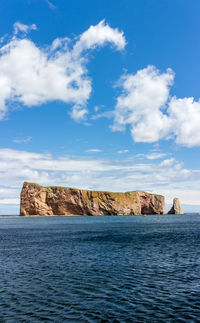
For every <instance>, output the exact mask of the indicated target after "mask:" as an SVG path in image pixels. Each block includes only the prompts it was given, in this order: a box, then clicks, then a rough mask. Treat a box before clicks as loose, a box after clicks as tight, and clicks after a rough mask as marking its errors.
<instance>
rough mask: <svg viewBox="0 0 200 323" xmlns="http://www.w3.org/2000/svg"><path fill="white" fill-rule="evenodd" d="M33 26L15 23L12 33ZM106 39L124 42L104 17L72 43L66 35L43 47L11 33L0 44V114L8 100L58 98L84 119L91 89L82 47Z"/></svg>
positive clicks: (29, 101) (38, 101)
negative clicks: (2, 43) (5, 42)
mask: <svg viewBox="0 0 200 323" xmlns="http://www.w3.org/2000/svg"><path fill="white" fill-rule="evenodd" d="M34 26H35V25H31V26H26V25H23V24H21V23H16V24H15V26H14V28H15V33H17V31H23V32H24V33H25V32H28V31H29V30H30V29H35V27H34ZM108 42H109V43H111V44H113V45H114V46H115V47H116V49H117V50H121V49H123V48H124V46H125V39H124V36H123V33H122V32H119V31H118V29H112V28H111V27H110V26H109V25H107V24H106V23H105V22H104V21H101V22H100V23H99V24H98V25H96V26H91V27H90V28H89V29H88V30H87V31H86V32H84V33H83V34H81V35H80V36H79V38H78V39H77V40H76V42H75V44H74V46H72V41H70V40H69V39H68V38H63V39H60V38H58V39H55V40H54V42H53V43H52V46H49V47H45V48H44V49H43V48H39V47H37V46H36V45H35V44H34V42H32V41H31V40H29V39H27V38H22V39H21V38H17V37H16V36H15V37H13V38H12V39H11V40H10V41H9V42H8V43H7V44H6V45H4V46H2V47H1V48H0V118H1V119H2V118H3V117H4V116H5V114H6V112H7V110H8V108H9V104H10V103H11V102H18V103H20V104H23V105H25V106H28V107H31V106H34V105H41V104H43V103H46V102H49V101H54V100H60V101H63V102H65V103H70V104H72V105H73V110H72V113H71V116H72V118H74V119H75V120H81V119H84V117H85V115H86V114H87V108H86V104H87V101H88V99H89V97H90V94H91V90H92V84H91V79H90V78H89V77H88V76H87V72H88V71H87V68H86V63H87V61H88V59H87V52H86V51H88V50H89V49H94V48H95V47H97V46H103V45H105V44H106V43H108ZM70 45H71V49H70ZM83 52H84V54H83ZM85 52H86V53H85Z"/></svg>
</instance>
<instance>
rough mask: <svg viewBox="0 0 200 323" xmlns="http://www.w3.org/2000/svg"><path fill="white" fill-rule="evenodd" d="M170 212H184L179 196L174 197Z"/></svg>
mask: <svg viewBox="0 0 200 323" xmlns="http://www.w3.org/2000/svg"><path fill="white" fill-rule="evenodd" d="M168 214H184V213H183V210H182V208H181V204H180V201H179V199H178V198H177V197H175V198H174V199H173V205H172V208H171V209H170V210H169V212H168Z"/></svg>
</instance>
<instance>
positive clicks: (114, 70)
mask: <svg viewBox="0 0 200 323" xmlns="http://www.w3.org/2000/svg"><path fill="white" fill-rule="evenodd" d="M199 10H200V3H199V1H198V0H192V1H190V2H188V1H186V0H173V1H169V0H168V1H165V0H162V1H157V0H151V1H150V0H140V1H139V0H137V1H136V0H118V1H116V0H115V1H114V0H113V1H112V0H109V1H104V0H101V1H100V0H99V1H98V0H96V1H89V0H85V1H73V2H69V1H65V0H51V1H48V0H46V1H45V0H18V1H16V0H12V1H11V0H6V1H5V0H2V1H1V3H0V21H1V29H0V214H17V213H18V212H19V194H20V190H21V187H22V184H23V181H31V182H37V183H40V184H42V185H62V186H71V187H78V188H86V189H96V190H97V189H98V190H110V191H130V190H145V191H149V192H155V193H160V194H163V195H165V197H166V203H167V205H169V204H170V203H172V198H173V197H175V196H176V197H179V198H180V200H181V202H182V204H184V205H183V209H184V210H185V211H200V189H199V187H200V167H199V157H200V153H199V146H200V127H199V124H200V102H199V98H200V86H199V84H200V82H199V74H200V59H199V57H200V43H199V30H200V28H199V27H200V21H199Z"/></svg>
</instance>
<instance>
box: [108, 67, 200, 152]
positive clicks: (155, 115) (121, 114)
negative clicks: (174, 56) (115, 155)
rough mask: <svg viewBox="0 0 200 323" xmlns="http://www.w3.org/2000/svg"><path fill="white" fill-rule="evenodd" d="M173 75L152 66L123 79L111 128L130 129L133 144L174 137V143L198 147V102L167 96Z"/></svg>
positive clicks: (199, 116) (199, 113) (199, 106)
mask: <svg viewBox="0 0 200 323" xmlns="http://www.w3.org/2000/svg"><path fill="white" fill-rule="evenodd" d="M173 80H174V73H173V71H172V70H171V69H168V70H167V71H166V72H165V73H161V72H160V71H159V70H158V69H156V68H155V67H154V66H148V67H147V68H144V69H142V70H139V71H138V72H137V73H136V74H126V75H124V76H122V78H121V80H120V82H119V86H121V87H122V94H121V95H120V96H119V97H118V98H117V103H116V106H115V110H114V125H113V127H112V129H113V130H114V131H116V130H120V131H122V130H124V129H125V127H126V125H130V127H131V135H132V137H133V140H134V141H135V142H147V143H153V142H156V141H158V140H160V139H169V138H173V137H175V140H176V143H177V144H181V145H184V146H188V147H193V146H199V145H200V127H199V122H200V101H198V102H195V101H194V98H184V99H177V98H176V97H172V98H171V97H170V86H171V85H172V84H173Z"/></svg>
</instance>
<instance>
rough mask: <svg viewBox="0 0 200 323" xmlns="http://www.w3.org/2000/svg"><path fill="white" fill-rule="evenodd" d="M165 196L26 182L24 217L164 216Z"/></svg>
mask: <svg viewBox="0 0 200 323" xmlns="http://www.w3.org/2000/svg"><path fill="white" fill-rule="evenodd" d="M164 213H165V198H164V196H162V195H156V194H150V193H146V192H140V191H132V192H126V193H112V192H102V191H89V190H80V189H75V188H69V187H57V186H52V187H44V186H40V185H38V184H34V183H28V182H25V183H24V185H23V188H22V191H21V204H20V215H21V216H34V215H39V216H45V215H136V214H137V215H138V214H164Z"/></svg>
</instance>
